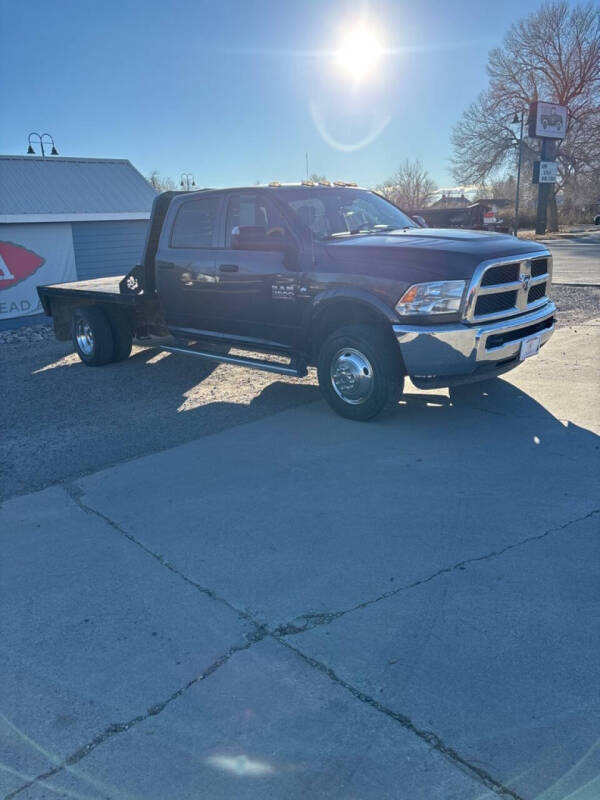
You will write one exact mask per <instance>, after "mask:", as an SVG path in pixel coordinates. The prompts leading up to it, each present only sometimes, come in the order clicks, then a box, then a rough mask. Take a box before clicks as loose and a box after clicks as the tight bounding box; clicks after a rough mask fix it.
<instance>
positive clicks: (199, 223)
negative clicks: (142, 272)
mask: <svg viewBox="0 0 600 800" xmlns="http://www.w3.org/2000/svg"><path fill="white" fill-rule="evenodd" d="M222 204H223V197H222V196H221V195H218V194H208V193H206V194H204V193H202V194H200V193H195V194H190V195H182V196H181V197H178V198H176V200H175V201H173V203H172V205H171V208H170V209H169V212H168V214H167V217H166V219H165V224H164V226H163V232H162V234H161V238H160V242H159V246H158V250H157V253H156V286H157V289H158V295H159V298H160V301H161V305H162V309H163V313H164V315H165V318H166V321H167V325H168V327H169V328H188V329H193V330H212V329H213V328H214V298H215V292H216V260H217V252H219V250H218V248H217V246H216V245H217V239H218V237H219V230H218V220H219V218H220V216H219V214H220V209H221V207H222Z"/></svg>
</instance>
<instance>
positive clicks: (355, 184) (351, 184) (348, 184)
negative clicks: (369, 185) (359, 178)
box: [344, 183, 358, 186]
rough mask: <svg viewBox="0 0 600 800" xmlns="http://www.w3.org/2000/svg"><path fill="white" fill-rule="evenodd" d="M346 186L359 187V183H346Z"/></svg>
mask: <svg viewBox="0 0 600 800" xmlns="http://www.w3.org/2000/svg"><path fill="white" fill-rule="evenodd" d="M344 186H358V183H345V184H344Z"/></svg>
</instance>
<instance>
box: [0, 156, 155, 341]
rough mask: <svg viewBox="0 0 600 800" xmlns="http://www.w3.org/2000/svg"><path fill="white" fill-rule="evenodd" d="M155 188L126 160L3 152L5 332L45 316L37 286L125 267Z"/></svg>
mask: <svg viewBox="0 0 600 800" xmlns="http://www.w3.org/2000/svg"><path fill="white" fill-rule="evenodd" d="M156 194H157V193H156V191H155V190H154V189H153V188H152V186H150V184H149V183H148V182H147V181H146V180H145V178H144V177H143V176H142V175H141V174H140V173H139V172H138V171H137V170H136V169H135V167H134V166H133V165H132V164H131V163H130V162H129V161H127V160H126V159H108V158H63V157H62V156H50V157H47V158H41V157H39V156H0V330H3V329H6V328H9V327H16V326H18V325H20V324H27V325H31V324H35V323H36V322H40V321H43V319H44V317H42V316H39V315H40V314H41V313H42V312H41V307H40V306H39V302H38V297H37V292H36V291H35V287H36V286H38V285H40V284H46V283H59V282H64V281H70V280H83V279H86V278H98V277H102V276H105V275H122V274H124V273H126V272H128V271H129V270H130V269H131V267H133V266H134V265H135V264H136V263H137V262H138V261H139V260H140V258H141V255H142V250H143V246H144V240H145V237H146V229H147V225H148V219H149V218H150V211H151V208H152V202H153V200H154V198H155V197H156Z"/></svg>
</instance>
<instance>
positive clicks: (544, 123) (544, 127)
mask: <svg viewBox="0 0 600 800" xmlns="http://www.w3.org/2000/svg"><path fill="white" fill-rule="evenodd" d="M567 121H568V110H567V107H566V106H559V105H556V104H555V103H542V102H540V101H539V100H536V101H535V102H533V103H532V104H531V105H530V106H529V136H530V137H531V138H532V139H536V138H538V139H564V138H565V136H566V135H567Z"/></svg>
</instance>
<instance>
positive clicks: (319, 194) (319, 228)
mask: <svg viewBox="0 0 600 800" xmlns="http://www.w3.org/2000/svg"><path fill="white" fill-rule="evenodd" d="M277 197H278V198H279V199H280V200H282V201H283V202H284V203H285V204H286V205H287V206H288V208H289V209H291V211H292V212H293V214H294V215H295V217H296V218H297V219H298V221H299V222H300V223H301V224H302V225H303V226H304V227H305V228H307V229H308V230H309V231H310V232H311V234H312V236H313V238H314V239H316V240H319V241H324V240H326V239H335V238H337V237H343V236H350V235H352V234H373V233H382V232H385V231H392V230H398V229H399V228H400V229H402V228H417V227H418V225H417V224H416V223H415V222H414V221H413V220H412V219H411V218H410V217H409V216H407V215H406V214H405V213H404V212H403V211H400V209H399V208H396V206H394V205H392V204H391V203H388V201H387V200H384V199H383V197H379V195H376V194H373V192H369V191H367V190H365V189H349V188H345V187H344V188H337V187H320V186H317V187H314V188H313V187H311V186H297V187H293V188H291V187H290V188H288V187H282V188H281V189H277Z"/></svg>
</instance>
